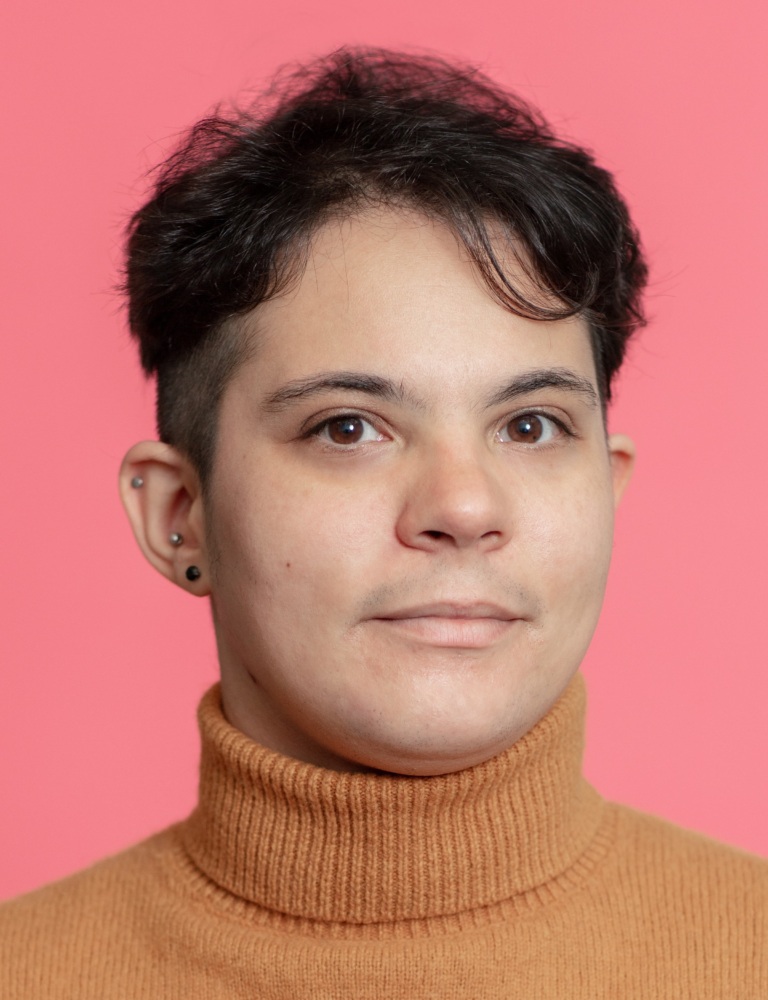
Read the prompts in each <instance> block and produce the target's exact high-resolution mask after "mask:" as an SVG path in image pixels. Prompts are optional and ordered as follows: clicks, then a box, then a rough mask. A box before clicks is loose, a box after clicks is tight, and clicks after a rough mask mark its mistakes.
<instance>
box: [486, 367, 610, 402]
mask: <svg viewBox="0 0 768 1000" xmlns="http://www.w3.org/2000/svg"><path fill="white" fill-rule="evenodd" d="M540 389H565V391H566V392H575V393H577V394H578V395H580V396H583V397H584V400H585V402H586V403H587V404H588V405H589V406H592V407H597V406H599V405H600V396H599V394H598V392H597V389H596V388H595V386H594V385H593V383H592V382H591V381H590V380H589V379H588V378H585V377H584V376H583V375H578V374H577V373H576V372H574V371H571V370H570V368H533V369H531V370H530V371H527V372H521V373H520V374H519V375H516V376H515V377H514V378H513V379H512V380H511V381H510V382H507V383H506V385H503V386H502V387H501V388H500V389H497V390H496V392H494V393H493V395H492V396H490V397H489V399H488V400H487V401H486V406H487V407H491V406H499V405H501V404H502V403H510V402H512V401H513V400H515V399H518V398H519V397H520V396H527V395H528V394H529V393H531V392H538V391H539V390H540Z"/></svg>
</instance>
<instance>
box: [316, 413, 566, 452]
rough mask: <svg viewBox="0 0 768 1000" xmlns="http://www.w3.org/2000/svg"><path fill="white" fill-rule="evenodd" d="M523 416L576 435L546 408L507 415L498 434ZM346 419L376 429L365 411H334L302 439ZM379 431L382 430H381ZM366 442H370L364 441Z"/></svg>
mask: <svg viewBox="0 0 768 1000" xmlns="http://www.w3.org/2000/svg"><path fill="white" fill-rule="evenodd" d="M523 417H542V418H543V419H545V420H549V421H550V422H551V423H553V424H554V425H555V427H556V428H557V430H558V432H560V433H561V434H563V435H564V436H566V437H571V438H572V437H576V434H575V432H574V431H573V430H572V428H571V427H569V426H568V424H567V423H566V422H565V421H564V420H563V419H561V418H560V417H556V416H554V415H553V414H552V413H548V412H547V411H546V410H539V409H531V410H521V411H520V412H519V413H513V414H512V415H511V416H508V417H505V418H504V420H503V421H502V422H501V423H500V424H499V427H498V429H497V430H496V434H498V433H500V431H501V430H502V429H503V428H505V427H506V426H508V425H509V424H511V423H512V422H513V421H515V420H520V419H522V418H523ZM344 419H348V420H362V421H363V422H364V423H366V424H368V425H369V426H370V427H372V428H373V429H374V430H376V421H375V420H374V419H373V418H372V417H371V416H369V415H367V414H365V413H360V412H358V411H356V410H341V411H340V412H339V413H333V414H331V415H330V416H328V417H324V418H323V419H322V420H320V421H319V422H318V423H316V424H313V425H312V426H311V427H309V428H307V429H306V430H304V431H302V433H301V435H300V436H301V438H302V439H308V438H320V435H321V434H322V432H323V431H324V430H325V429H326V427H328V426H329V425H330V424H332V423H334V421H337V420H344ZM377 433H381V432H380V431H379V432H377ZM322 443H324V444H326V445H327V446H328V447H330V448H331V449H333V450H334V451H352V450H353V445H354V442H353V445H348V446H345V445H342V444H336V445H334V443H333V442H331V441H325V442H322ZM364 443H370V442H364ZM547 443H548V442H545V443H544V445H541V446H540V447H546V445H547ZM533 446H534V445H531V447H533Z"/></svg>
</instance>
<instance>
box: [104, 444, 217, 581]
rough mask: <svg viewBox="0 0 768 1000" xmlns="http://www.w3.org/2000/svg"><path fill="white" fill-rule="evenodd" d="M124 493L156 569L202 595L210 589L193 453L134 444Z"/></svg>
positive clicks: (125, 462)
mask: <svg viewBox="0 0 768 1000" xmlns="http://www.w3.org/2000/svg"><path fill="white" fill-rule="evenodd" d="M120 496H121V498H122V501H123V506H124V507H125V510H126V513H127V514H128V520H129V521H130V522H131V527H132V528H133V533H134V535H135V536H136V541H137V542H138V543H139V548H140V549H141V551H142V552H143V553H144V555H145V556H146V558H147V559H148V560H149V562H150V563H151V564H152V565H153V566H154V567H155V569H156V570H158V571H159V572H160V573H162V574H163V576H166V577H168V579H169V580H171V581H172V582H173V583H175V584H177V585H178V586H179V587H182V588H183V589H184V590H188V591H190V592H191V593H193V594H197V595H198V596H199V597H203V596H205V595H207V594H209V593H210V586H209V580H210V574H209V572H208V558H207V552H206V546H205V531H204V520H203V501H202V493H201V489H200V480H199V477H198V475H197V472H196V471H195V469H194V468H193V466H192V464H191V463H190V461H189V459H187V458H185V457H184V456H183V455H182V454H181V453H180V452H178V451H177V450H176V449H175V448H172V447H171V446H170V445H167V444H163V443H162V442H161V441H141V442H139V444H135V445H134V446H133V447H132V448H131V449H130V450H129V452H128V454H127V455H126V456H125V458H124V459H123V464H122V465H121V467H120ZM176 536H180V537H181V540H180V541H179V540H178V538H177V537H176ZM172 538H173V539H174V540H173V541H172ZM190 566H197V567H198V569H199V570H200V576H199V578H198V579H196V580H189V579H187V570H188V568H189V567H190Z"/></svg>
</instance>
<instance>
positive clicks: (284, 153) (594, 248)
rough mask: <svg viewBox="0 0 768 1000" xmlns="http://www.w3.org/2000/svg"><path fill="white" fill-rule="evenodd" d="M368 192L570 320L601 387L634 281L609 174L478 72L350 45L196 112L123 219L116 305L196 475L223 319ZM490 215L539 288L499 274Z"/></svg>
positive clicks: (207, 448) (632, 245)
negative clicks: (125, 309)
mask: <svg viewBox="0 0 768 1000" xmlns="http://www.w3.org/2000/svg"><path fill="white" fill-rule="evenodd" d="M371 203H379V204H380V203H385V204H386V203H390V204H398V205H405V206H411V207H415V208H417V209H418V210H420V211H422V212H423V213H426V214H428V215H429V216H432V217H435V218H437V219H439V220H441V221H442V222H444V223H445V224H447V225H448V226H449V227H450V228H451V229H452V230H453V231H454V232H455V234H456V235H457V236H458V237H459V239H460V240H461V241H462V243H463V244H464V246H465V247H466V249H467V251H468V252H469V255H470V258H471V260H472V261H473V262H474V264H475V265H476V266H477V268H478V270H479V272H480V274H481V275H482V277H483V279H484V280H485V282H486V284H487V285H488V287H489V289H490V291H491V292H492V294H493V295H495V296H496V298H497V299H498V300H500V301H501V302H502V303H503V304H504V305H505V306H506V307H507V308H508V309H510V310H511V311H512V312H514V313H517V314H519V315H522V316H525V317H528V318H532V319H539V320H550V319H560V318H565V317H566V316H572V315H582V316H584V318H585V319H586V320H587V322H588V325H589V329H590V332H591V338H592V347H593V352H594V358H595V366H596V370H597V375H598V382H599V389H600V392H601V396H602V399H603V401H604V404H607V402H608V401H609V400H610V395H611V381H612V378H613V376H614V375H615V373H616V372H617V370H618V369H619V366H620V365H621V362H622V360H623V358H624V353H625V349H626V344H627V340H628V338H629V337H630V335H631V334H632V332H633V331H634V330H635V329H636V328H637V327H638V326H640V325H642V323H643V322H644V318H643V312H642V304H641V294H642V291H643V288H644V285H645V282H646V278H647V268H646V265H645V262H644V260H643V255H642V252H641V249H640V243H639V238H638V235H637V232H636V230H635V228H634V226H633V224H632V221H631V219H630V216H629V212H628V210H627V207H626V205H625V203H624V201H623V200H622V198H621V196H620V195H619V193H618V192H617V190H616V187H615V185H614V182H613V179H612V177H611V175H610V174H609V173H608V172H607V171H606V170H604V169H602V168H601V167H599V166H597V165H596V163H595V162H594V159H593V158H592V156H591V154H590V153H589V152H588V151H586V150H585V149H583V148H581V147H579V146H576V145H574V144H572V143H570V142H567V141H564V140H562V139H559V138H558V137H557V136H555V134H554V133H553V132H552V130H551V128H550V126H549V125H548V124H547V122H546V121H545V120H544V119H543V117H542V116H541V115H540V114H539V113H538V112H537V111H535V110H534V109H532V108H531V107H530V106H529V105H528V104H526V103H525V102H524V101H522V100H521V99H519V98H518V97H516V96H514V95H512V94H509V93H507V92H505V91H504V90H502V89H501V88H499V87H497V86H496V85H495V84H493V83H492V82H491V81H490V80H488V79H487V78H486V77H485V76H484V75H482V74H481V73H480V72H478V71H477V70H476V69H473V68H470V67H466V66H460V65H456V64H452V63H449V62H446V61H444V60H442V59H438V58H435V57H431V56H419V57H412V56H409V55H404V54H401V53H396V52H389V51H384V50H379V49H375V50H374V49H350V48H344V49H340V50H338V51H336V52H334V53H333V54H331V55H330V56H327V57H325V58H323V59H320V60H318V61H316V62H313V63H311V64H309V65H308V66H304V67H302V68H300V69H298V70H293V71H291V72H290V73H283V75H282V76H281V77H278V80H277V83H276V84H275V85H273V88H272V89H271V90H270V91H268V92H267V94H266V95H265V97H264V98H263V99H262V100H261V101H260V102H256V103H255V104H253V105H250V106H248V107H247V108H245V109H240V110H235V111H233V112H232V113H230V114H223V113H221V112H217V113H216V114H214V115H212V116H211V117H207V118H205V119H203V120H202V121H200V122H199V123H198V124H197V125H195V126H194V127H193V128H192V129H191V130H190V131H189V132H188V133H187V135H186V136H185V138H184V140H183V142H182V144H181V146H180V147H179V148H178V149H177V151H176V152H174V153H173V154H172V155H171V156H170V157H169V158H168V160H166V162H165V163H163V164H162V165H161V166H160V167H159V168H158V174H157V177H156V181H155V186H154V190H153V192H152V197H151V198H150V200H149V201H148V202H147V203H146V204H145V205H144V206H143V207H142V208H140V209H139V210H138V211H137V212H136V214H135V215H134V216H133V218H132V220H131V223H130V227H129V234H128V244H127V261H126V277H125V290H126V292H127V295H128V303H129V321H130V328H131V332H132V334H133V335H134V336H135V338H136V339H137V340H138V342H139V346H140V353H141V362H142V366H143V367H144V370H145V371H146V372H147V373H148V374H152V373H154V374H156V375H157V420H158V431H159V434H160V437H161V438H162V439H163V440H164V441H167V442H168V443H170V444H173V445H175V446H176V447H178V448H179V449H180V450H182V451H183V452H184V453H185V454H186V455H187V456H188V457H189V458H190V459H191V460H192V462H193V463H194V465H195V466H196V468H197V470H198V472H199V474H200V475H201V478H202V480H203V483H204V484H205V482H206V479H207V477H208V474H209V472H210V468H211V463H212V460H213V455H214V449H215V432H216V416H217V409H218V404H219V401H220V398H221V393H222V392H223V390H224V388H225V386H226V384H227V381H228V379H229V378H230V377H231V375H232V374H233V372H234V371H235V370H236V368H237V366H238V364H239V363H240V362H241V361H242V358H243V356H244V351H245V350H246V344H245V343H244V341H245V338H244V337H243V336H242V335H241V333H240V332H239V331H238V329H237V322H236V320H237V317H240V316H242V315H243V314H245V313H247V312H250V310H252V309H254V308H255V307H256V306H258V305H259V303H261V302H264V301H265V300H266V299H268V298H269V297H270V296H273V295H275V294H276V293H278V292H279V291H281V290H283V289H285V287H286V286H287V284H288V283H289V282H290V281H291V280H293V279H294V278H295V277H296V276H297V274H299V273H300V272H301V269H302V268H303V265H304V263H305V261H306V255H307V252H308V248H309V245H310V238H311V236H312V234H313V232H315V231H316V230H317V228H318V227H319V226H320V225H322V223H323V222H325V221H327V220H328V219H329V218H330V217H331V216H332V215H333V214H334V213H338V212H340V211H341V212H346V213H347V214H349V213H351V212H354V211H355V210H357V209H359V208H361V207H363V206H364V205H365V204H371ZM499 229H500V231H501V232H502V233H503V234H504V236H505V237H506V239H508V240H509V245H510V246H511V247H513V248H515V247H516V248H517V258H518V261H519V263H520V264H521V265H522V266H523V268H524V270H525V273H526V276H527V277H528V278H529V279H532V281H533V284H534V287H535V289H536V290H537V291H538V292H539V293H544V294H543V295H542V294H538V295H528V296H526V294H524V293H523V291H522V290H521V289H520V288H519V287H515V284H514V283H513V282H512V280H511V279H510V277H509V276H508V275H507V274H505V272H504V269H503V267H502V264H501V262H500V257H499V255H498V254H497V253H496V251H495V249H494V248H495V247H497V246H498V242H497V239H498V235H497V232H496V231H497V230H499ZM532 300H535V301H532Z"/></svg>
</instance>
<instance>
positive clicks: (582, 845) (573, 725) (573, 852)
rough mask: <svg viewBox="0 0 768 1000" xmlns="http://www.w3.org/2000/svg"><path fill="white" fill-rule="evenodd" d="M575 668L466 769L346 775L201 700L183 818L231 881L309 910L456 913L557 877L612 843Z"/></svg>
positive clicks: (397, 916)
mask: <svg viewBox="0 0 768 1000" xmlns="http://www.w3.org/2000/svg"><path fill="white" fill-rule="evenodd" d="M584 714H585V690H584V682H583V679H582V677H581V675H580V674H576V676H575V677H574V678H573V680H572V681H571V683H570V684H569V686H568V687H567V689H566V690H565V692H564V693H563V695H562V696H561V697H560V699H559V700H558V701H557V702H556V704H555V705H554V706H553V707H552V708H551V709H550V711H549V712H548V713H547V714H546V715H545V716H544V717H543V718H542V719H541V720H540V721H539V722H538V723H537V724H536V725H535V726H534V727H533V729H531V730H530V731H529V732H528V733H527V734H526V735H525V736H523V737H522V738H521V739H520V740H518V742H517V743H515V744H514V746H512V747H511V748H510V749H509V750H506V751H505V752H504V753H502V754H500V755H499V756H498V757H494V758H493V759H491V760H489V761H486V762H485V763H483V764H480V765H478V766H476V767H472V768H468V769H467V770H464V771H460V772H458V773H456V774H448V775H440V776H436V777H426V778H412V777H401V776H395V775H384V774H359V773H338V772H335V771H330V770H326V769H324V768H321V767H316V766H314V765H311V764H305V763H302V762H299V761H296V760H293V759H291V758H288V757H284V756H282V755H280V754H277V753H275V752H273V751H271V750H267V749H265V748H263V747H261V746H259V745H258V744H256V743H254V742H252V741H251V740H249V739H248V738H247V737H246V736H244V735H243V734H242V733H241V732H239V731H238V730H236V729H235V728H234V727H233V726H231V725H230V724H229V723H228V722H227V721H226V719H225V718H224V716H223V714H222V712H221V706H220V692H219V689H218V687H216V688H213V689H212V690H211V691H210V692H209V693H208V694H207V695H206V697H205V698H204V699H203V702H202V704H201V708H200V725H201V731H202V737H203V754H202V765H201V782H200V801H199V805H198V807H197V809H196V810H195V812H194V813H193V815H192V817H191V818H190V820H189V821H188V823H187V824H186V825H185V826H184V828H183V836H184V839H185V846H186V848H187V850H188V852H189V854H190V855H191V857H192V859H193V860H194V861H195V863H196V865H197V866H198V867H199V868H200V869H201V870H202V871H203V872H204V873H205V874H206V875H207V876H208V877H209V878H211V879H213V880H214V881H215V882H216V883H218V885H219V886H221V887H222V888H224V889H225V890H227V891H229V892H231V893H234V894H235V895H237V896H239V897H241V898H243V899H245V900H248V901H249V902H252V903H255V904H258V905H260V906H262V907H265V908H267V909H269V910H272V911H278V912H280V913H283V914H286V915H291V916H294V917H303V918H306V919H310V920H321V921H340V922H344V923H358V924H365V923H380V922H390V921H397V920H408V919H422V918H427V917H437V916H445V915H448V914H458V913H461V912H464V911H468V910H474V909H477V908H479V907H487V906H491V905H493V904H496V903H499V902H501V901H504V900H509V899H510V898H512V897H514V896H517V895H520V894H522V893H525V892H528V891H530V890H533V889H536V888H537V887H540V886H543V885H544V884H545V883H550V885H551V884H552V883H553V880H554V881H556V880H557V879H558V878H559V877H561V876H563V877H566V874H567V873H568V871H569V870H570V869H572V868H573V866H574V865H577V864H578V863H579V862H580V861H583V860H584V859H588V858H589V856H590V855H591V854H593V853H594V852H595V851H597V850H601V848H600V846H599V843H598V842H599V840H600V838H599V836H598V828H599V826H600V822H601V818H602V813H603V809H602V800H601V799H600V798H599V796H598V795H597V793H596V792H595V791H594V790H593V789H592V788H591V786H590V785H588V784H587V782H586V781H585V780H584V778H583V777H582V774H581V758H582V751H583V730H584Z"/></svg>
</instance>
